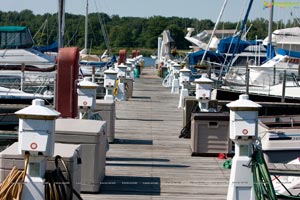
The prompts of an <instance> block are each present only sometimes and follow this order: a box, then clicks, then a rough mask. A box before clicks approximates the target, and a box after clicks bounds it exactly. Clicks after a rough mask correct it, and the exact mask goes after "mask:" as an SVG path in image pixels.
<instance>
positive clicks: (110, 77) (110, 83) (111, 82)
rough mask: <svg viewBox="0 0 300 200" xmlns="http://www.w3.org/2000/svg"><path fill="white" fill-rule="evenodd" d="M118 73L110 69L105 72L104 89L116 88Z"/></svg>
mask: <svg viewBox="0 0 300 200" xmlns="http://www.w3.org/2000/svg"><path fill="white" fill-rule="evenodd" d="M117 74H118V72H116V71H114V70H112V69H108V70H105V71H104V87H105V88H114V87H115V85H116V79H117Z"/></svg>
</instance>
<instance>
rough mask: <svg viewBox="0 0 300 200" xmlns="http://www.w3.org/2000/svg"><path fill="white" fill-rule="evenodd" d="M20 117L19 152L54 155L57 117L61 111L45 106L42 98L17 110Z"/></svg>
mask: <svg viewBox="0 0 300 200" xmlns="http://www.w3.org/2000/svg"><path fill="white" fill-rule="evenodd" d="M15 114H16V115H17V116H18V117H19V136H18V137H19V138H18V140H19V153H20V154H22V155H24V154H25V152H29V153H30V154H31V155H40V154H42V155H43V156H52V155H53V152H54V142H55V119H56V118H57V117H58V116H59V115H60V113H59V112H57V111H55V110H53V109H50V108H48V107H46V106H45V102H44V100H42V99H35V100H33V101H32V105H31V106H28V107H26V108H24V109H22V110H19V111H17V112H15Z"/></svg>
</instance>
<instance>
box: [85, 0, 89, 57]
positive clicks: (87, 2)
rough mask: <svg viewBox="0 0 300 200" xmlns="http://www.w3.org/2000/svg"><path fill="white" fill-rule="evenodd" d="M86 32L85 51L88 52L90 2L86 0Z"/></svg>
mask: <svg viewBox="0 0 300 200" xmlns="http://www.w3.org/2000/svg"><path fill="white" fill-rule="evenodd" d="M85 9H86V10H85V12H86V13H85V30H84V31H85V32H84V49H85V51H87V42H88V15H89V0H86V8H85Z"/></svg>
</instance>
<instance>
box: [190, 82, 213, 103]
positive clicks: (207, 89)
mask: <svg viewBox="0 0 300 200" xmlns="http://www.w3.org/2000/svg"><path fill="white" fill-rule="evenodd" d="M194 83H196V99H210V98H211V90H212V84H213V81H212V80H210V79H208V78H206V77H204V76H202V77H201V78H199V79H196V80H195V81H194Z"/></svg>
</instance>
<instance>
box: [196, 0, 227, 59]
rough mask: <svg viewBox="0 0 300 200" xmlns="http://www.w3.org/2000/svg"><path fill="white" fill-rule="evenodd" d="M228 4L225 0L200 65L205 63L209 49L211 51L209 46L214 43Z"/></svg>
mask: <svg viewBox="0 0 300 200" xmlns="http://www.w3.org/2000/svg"><path fill="white" fill-rule="evenodd" d="M226 4H227V0H225V1H224V3H223V6H222V9H221V12H220V14H219V16H218V19H217V21H216V24H215V27H214V29H213V31H212V34H211V37H210V39H209V42H208V44H207V46H206V49H205V51H204V55H203V56H202V59H201V62H200V65H201V64H202V63H203V61H204V59H205V56H206V53H207V51H208V49H209V45H210V43H211V41H212V38H213V37H214V35H215V31H216V29H217V27H218V25H219V22H220V19H221V17H222V15H223V12H224V9H225V7H226Z"/></svg>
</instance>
